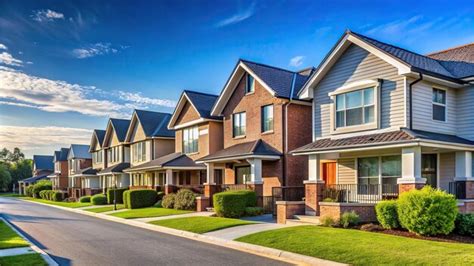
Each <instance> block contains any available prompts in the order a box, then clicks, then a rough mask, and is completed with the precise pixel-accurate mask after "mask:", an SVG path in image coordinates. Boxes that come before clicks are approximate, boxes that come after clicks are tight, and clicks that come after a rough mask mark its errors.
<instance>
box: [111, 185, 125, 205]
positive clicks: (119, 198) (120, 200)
mask: <svg viewBox="0 0 474 266" xmlns="http://www.w3.org/2000/svg"><path fill="white" fill-rule="evenodd" d="M115 190H117V193H116V194H117V204H123V193H124V192H125V191H126V190H128V188H117V189H114V188H109V189H107V202H108V203H109V204H113V203H114V191H115Z"/></svg>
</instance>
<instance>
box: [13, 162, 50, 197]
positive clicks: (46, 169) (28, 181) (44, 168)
mask: <svg viewBox="0 0 474 266" xmlns="http://www.w3.org/2000/svg"><path fill="white" fill-rule="evenodd" d="M53 159H54V156H50V155H33V171H32V174H33V176H32V177H28V178H25V179H23V180H20V181H18V189H19V193H20V194H22V195H24V194H25V192H26V190H25V189H26V188H27V187H28V186H29V185H33V184H35V183H36V182H38V181H40V180H47V179H48V176H49V175H50V174H52V173H53V172H54V163H53Z"/></svg>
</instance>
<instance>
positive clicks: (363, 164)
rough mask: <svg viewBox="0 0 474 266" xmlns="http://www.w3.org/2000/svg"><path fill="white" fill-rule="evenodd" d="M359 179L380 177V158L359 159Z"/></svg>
mask: <svg viewBox="0 0 474 266" xmlns="http://www.w3.org/2000/svg"><path fill="white" fill-rule="evenodd" d="M357 175H358V177H378V176H379V158H378V157H369V158H359V159H358V160H357Z"/></svg>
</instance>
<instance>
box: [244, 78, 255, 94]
mask: <svg viewBox="0 0 474 266" xmlns="http://www.w3.org/2000/svg"><path fill="white" fill-rule="evenodd" d="M254 91H255V80H254V78H253V77H252V75H250V74H247V76H246V82H245V94H249V93H253V92H254Z"/></svg>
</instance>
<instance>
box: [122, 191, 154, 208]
mask: <svg viewBox="0 0 474 266" xmlns="http://www.w3.org/2000/svg"><path fill="white" fill-rule="evenodd" d="M123 196H124V197H123V200H124V204H125V208H127V209H138V208H145V207H151V206H153V205H154V204H155V203H156V201H157V198H158V195H157V193H156V191H155V190H152V189H137V190H127V191H125V192H124V193H123Z"/></svg>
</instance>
